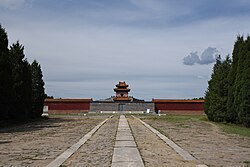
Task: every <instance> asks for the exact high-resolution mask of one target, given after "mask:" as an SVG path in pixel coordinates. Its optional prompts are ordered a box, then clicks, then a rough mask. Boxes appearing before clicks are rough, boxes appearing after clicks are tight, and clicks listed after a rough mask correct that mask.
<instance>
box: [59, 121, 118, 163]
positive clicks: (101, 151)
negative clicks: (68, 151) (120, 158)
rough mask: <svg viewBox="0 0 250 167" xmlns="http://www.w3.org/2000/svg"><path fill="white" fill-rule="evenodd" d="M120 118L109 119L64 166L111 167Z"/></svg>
mask: <svg viewBox="0 0 250 167" xmlns="http://www.w3.org/2000/svg"><path fill="white" fill-rule="evenodd" d="M118 118H119V117H118V116H114V117H112V118H111V119H109V120H108V121H107V122H106V123H105V124H104V125H103V126H102V127H100V129H98V131H97V132H96V133H95V134H94V135H93V136H92V137H91V138H90V140H88V141H87V142H86V143H85V144H84V145H82V146H81V147H80V149H79V150H77V151H76V152H75V153H74V154H73V155H72V156H71V157H70V158H69V159H68V160H67V161H66V162H65V163H63V165H62V166H75V167H80V166H81V167H82V166H84V167H98V166H100V167H110V166H111V161H112V156H113V151H114V145H115V135H116V131H117V126H118Z"/></svg>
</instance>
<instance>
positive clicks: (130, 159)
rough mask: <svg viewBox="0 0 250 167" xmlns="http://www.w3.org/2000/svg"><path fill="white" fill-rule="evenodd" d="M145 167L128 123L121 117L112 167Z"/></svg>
mask: <svg viewBox="0 0 250 167" xmlns="http://www.w3.org/2000/svg"><path fill="white" fill-rule="evenodd" d="M127 166H129V167H144V164H143V162H142V158H141V155H140V153H139V151H138V149H137V147H136V144H135V141H134V137H133V135H132V133H131V130H130V127H129V125H128V121H127V119H126V118H125V116H124V115H121V116H120V120H119V124H118V130H117V133H116V141H115V148H114V153H113V159H112V164H111V167H127Z"/></svg>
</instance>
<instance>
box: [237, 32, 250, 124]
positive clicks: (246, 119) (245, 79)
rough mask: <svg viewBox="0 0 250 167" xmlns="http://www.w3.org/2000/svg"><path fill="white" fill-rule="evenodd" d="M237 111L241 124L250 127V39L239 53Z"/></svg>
mask: <svg viewBox="0 0 250 167" xmlns="http://www.w3.org/2000/svg"><path fill="white" fill-rule="evenodd" d="M234 98H235V101H234V105H235V109H236V111H237V113H238V118H239V123H243V124H244V125H245V126H249V127H250V37H249V36H248V37H247V39H246V40H245V41H244V45H243V47H242V50H241V52H240V53H239V59H238V68H237V75H236V79H235V96H234Z"/></svg>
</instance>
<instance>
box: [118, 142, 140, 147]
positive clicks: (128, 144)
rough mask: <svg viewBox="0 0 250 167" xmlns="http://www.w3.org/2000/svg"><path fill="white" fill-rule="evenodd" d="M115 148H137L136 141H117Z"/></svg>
mask: <svg viewBox="0 0 250 167" xmlns="http://www.w3.org/2000/svg"><path fill="white" fill-rule="evenodd" d="M115 147H136V144H135V141H132V140H131V141H123V140H122V141H119V140H118V141H115Z"/></svg>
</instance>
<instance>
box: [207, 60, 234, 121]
mask: <svg viewBox="0 0 250 167" xmlns="http://www.w3.org/2000/svg"><path fill="white" fill-rule="evenodd" d="M230 68H231V60H230V58H229V56H227V57H226V59H225V60H224V61H222V60H221V58H220V56H219V57H218V58H217V59H216V63H215V65H214V68H213V74H212V76H211V80H210V81H209V82H208V84H209V86H208V90H207V92H206V95H205V112H206V114H207V116H208V118H209V119H210V120H212V121H224V120H225V116H226V113H227V107H226V104H227V98H228V73H229V70H230Z"/></svg>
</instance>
